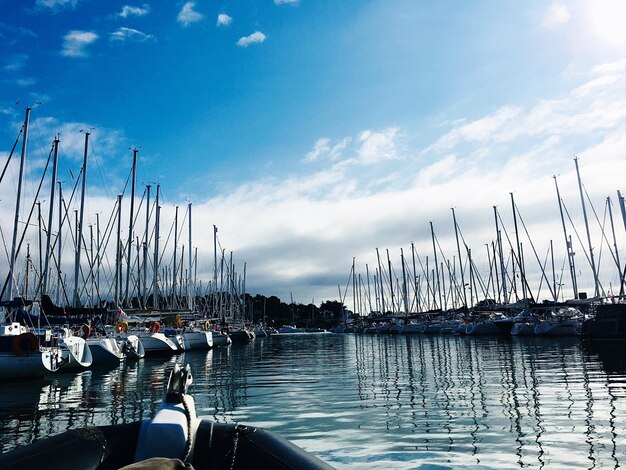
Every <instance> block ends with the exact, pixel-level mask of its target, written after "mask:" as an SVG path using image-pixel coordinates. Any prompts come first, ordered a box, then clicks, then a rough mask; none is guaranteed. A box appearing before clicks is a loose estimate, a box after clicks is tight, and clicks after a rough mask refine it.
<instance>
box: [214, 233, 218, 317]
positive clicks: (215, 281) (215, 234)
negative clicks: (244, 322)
mask: <svg viewBox="0 0 626 470" xmlns="http://www.w3.org/2000/svg"><path fill="white" fill-rule="evenodd" d="M213 263H214V264H213V289H214V290H215V294H214V296H213V301H214V303H213V316H215V315H216V314H217V305H218V304H217V226H216V225H213Z"/></svg>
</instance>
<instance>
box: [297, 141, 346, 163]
mask: <svg viewBox="0 0 626 470" xmlns="http://www.w3.org/2000/svg"><path fill="white" fill-rule="evenodd" d="M351 141H352V139H351V138H350V137H346V138H344V139H342V140H340V141H339V142H337V143H336V144H335V145H331V141H330V139H329V138H322V139H319V140H318V141H317V142H315V145H314V147H313V150H311V151H310V152H309V153H307V155H306V157H305V159H304V160H305V161H307V162H314V161H317V160H319V159H320V158H323V157H326V158H328V159H329V160H330V161H336V160H338V159H339V158H340V157H341V156H342V153H343V151H344V150H345V149H346V147H347V146H348V144H349V143H350V142H351Z"/></svg>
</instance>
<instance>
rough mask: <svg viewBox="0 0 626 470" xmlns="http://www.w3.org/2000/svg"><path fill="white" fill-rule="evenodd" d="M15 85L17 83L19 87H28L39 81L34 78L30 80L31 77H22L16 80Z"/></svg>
mask: <svg viewBox="0 0 626 470" xmlns="http://www.w3.org/2000/svg"><path fill="white" fill-rule="evenodd" d="M15 83H17V85H18V86H21V87H27V86H31V85H34V84H35V83H37V80H35V79H34V78H30V77H22V78H18V79H17V80H15Z"/></svg>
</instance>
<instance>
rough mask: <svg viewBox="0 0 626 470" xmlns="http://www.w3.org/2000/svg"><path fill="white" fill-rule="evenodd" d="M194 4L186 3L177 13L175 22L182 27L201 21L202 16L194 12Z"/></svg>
mask: <svg viewBox="0 0 626 470" xmlns="http://www.w3.org/2000/svg"><path fill="white" fill-rule="evenodd" d="M195 6H196V2H187V3H185V4H184V5H183V8H182V9H181V10H180V12H179V13H178V17H177V20H178V22H179V23H180V24H182V25H183V26H189V25H190V24H192V23H197V22H198V21H202V19H203V18H204V16H203V15H202V14H201V13H198V12H197V11H195V10H194V7H195Z"/></svg>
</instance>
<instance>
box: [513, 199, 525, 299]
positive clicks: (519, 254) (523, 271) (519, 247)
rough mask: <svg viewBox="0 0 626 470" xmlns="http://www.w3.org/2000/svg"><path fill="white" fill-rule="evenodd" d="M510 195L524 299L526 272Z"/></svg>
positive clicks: (515, 213)
mask: <svg viewBox="0 0 626 470" xmlns="http://www.w3.org/2000/svg"><path fill="white" fill-rule="evenodd" d="M509 194H510V195H511V208H512V209H513V227H514V228H515V242H516V243H517V263H518V265H519V271H520V276H521V278H522V279H521V283H522V298H523V299H526V297H527V294H526V272H525V270H524V262H523V259H522V247H521V245H520V241H519V232H518V230H517V209H516V208H515V199H513V193H509Z"/></svg>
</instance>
